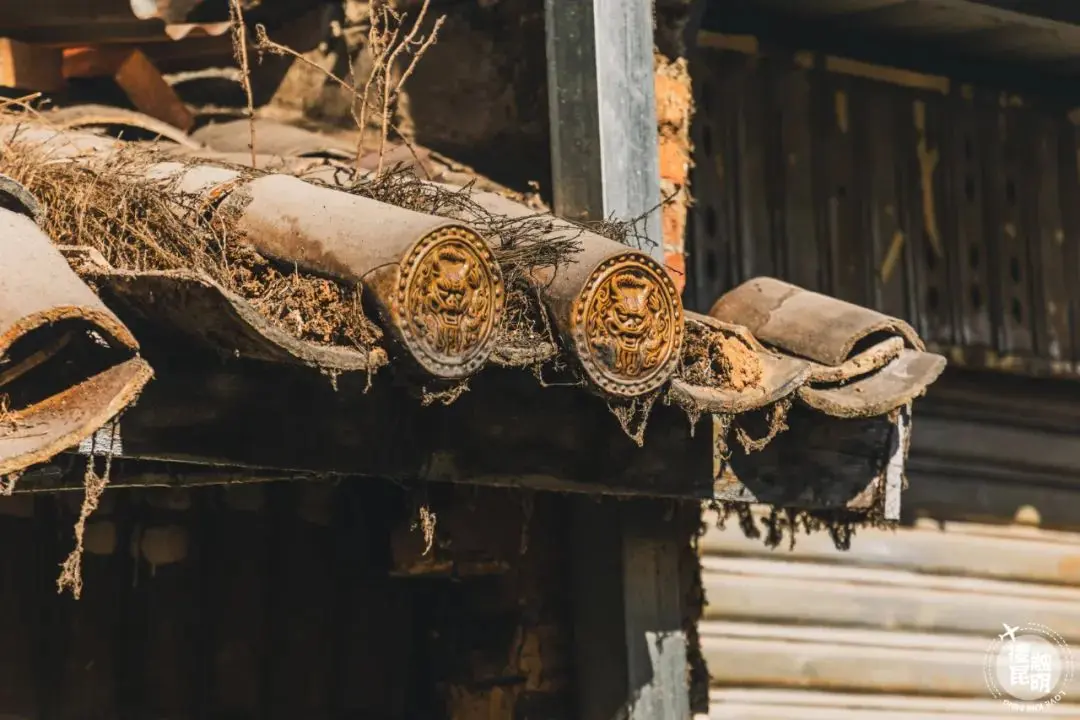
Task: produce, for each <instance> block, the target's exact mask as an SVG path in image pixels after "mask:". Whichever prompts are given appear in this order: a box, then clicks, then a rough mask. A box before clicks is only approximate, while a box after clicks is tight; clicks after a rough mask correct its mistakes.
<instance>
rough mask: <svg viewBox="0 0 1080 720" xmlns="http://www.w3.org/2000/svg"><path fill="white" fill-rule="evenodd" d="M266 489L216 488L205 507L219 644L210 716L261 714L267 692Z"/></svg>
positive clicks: (214, 635) (211, 623)
mask: <svg viewBox="0 0 1080 720" xmlns="http://www.w3.org/2000/svg"><path fill="white" fill-rule="evenodd" d="M266 495H267V493H266V488H265V487H263V486H262V485H254V484H250V485H233V486H227V487H225V488H222V489H221V490H219V491H214V492H213V497H214V500H215V501H216V502H214V503H213V504H212V505H209V504H208V506H204V507H206V510H204V512H206V513H207V514H208V517H207V518H206V519H205V523H206V525H207V526H208V528H207V542H209V543H210V544H211V545H212V547H213V548H214V551H213V552H211V553H210V554H209V556H208V558H207V565H206V573H207V582H208V583H209V584H210V585H211V586H212V587H213V588H214V589H215V591H216V592H215V603H214V608H213V611H212V612H211V613H210V616H209V617H208V618H207V625H208V627H207V632H208V634H209V636H210V638H211V646H212V647H213V648H214V651H213V660H212V663H211V667H210V668H209V669H210V688H209V692H208V699H207V707H208V708H209V710H210V714H211V715H218V716H223V717H228V716H235V717H257V716H258V715H259V714H260V710H261V701H262V694H263V687H262V672H261V666H262V660H263V658H264V657H266V655H267V654H268V651H269V650H268V648H267V646H266V637H265V635H264V630H265V628H266V627H267V622H266V605H267V602H266V598H267V597H269V595H270V592H271V588H270V587H269V585H268V583H267V575H268V566H269V565H270V564H271V563H278V562H280V558H278V557H271V554H270V548H271V542H270V530H271V527H270V522H269V513H268V512H267V507H266V506H267V499H266Z"/></svg>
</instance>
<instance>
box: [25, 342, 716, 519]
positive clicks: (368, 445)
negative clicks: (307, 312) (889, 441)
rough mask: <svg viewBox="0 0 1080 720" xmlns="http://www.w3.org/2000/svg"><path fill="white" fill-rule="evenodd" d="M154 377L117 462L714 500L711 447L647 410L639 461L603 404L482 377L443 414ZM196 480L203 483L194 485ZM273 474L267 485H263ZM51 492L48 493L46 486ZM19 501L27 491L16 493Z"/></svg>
mask: <svg viewBox="0 0 1080 720" xmlns="http://www.w3.org/2000/svg"><path fill="white" fill-rule="evenodd" d="M189 359H190V360H191V362H189V363H188V364H187V366H186V367H185V368H178V367H168V365H167V363H166V362H156V361H155V362H154V366H155V369H156V370H157V376H156V379H155V381H154V382H153V383H152V384H151V385H150V386H148V387H147V389H146V390H145V391H144V393H143V394H142V396H141V397H140V399H139V402H138V404H136V405H135V406H134V407H132V408H131V409H129V410H128V411H126V412H125V414H124V416H123V418H122V419H121V421H120V429H119V440H120V447H119V455H120V457H121V458H125V459H131V460H141V461H168V462H173V463H176V462H181V463H184V462H186V463H194V464H196V465H210V466H216V467H217V468H219V471H220V472H221V474H222V476H223V478H224V477H228V476H231V475H234V474H235V473H233V470H232V469H233V468H247V469H254V468H260V469H264V470H274V471H286V472H294V473H301V474H305V473H306V474H312V473H314V474H329V475H351V476H370V477H382V478H391V479H400V480H408V481H417V480H426V481H439V482H462V483H472V484H487V485H497V486H507V487H531V488H535V489H546V490H559V491H573V492H585V493H594V494H619V495H646V496H666V497H692V498H697V499H706V498H708V497H709V496H710V494H711V492H712V442H711V439H710V438H709V437H708V433H704V432H702V433H697V434H696V436H695V437H691V432H690V430H691V428H690V424H689V422H688V421H687V419H686V416H685V414H683V413H682V411H680V410H677V409H675V408H672V407H667V406H660V405H659V404H658V406H657V407H656V408H654V410H653V414H652V416H651V418H650V422H649V427H648V433H647V442H646V443H645V447H643V448H639V447H637V446H636V445H635V444H634V443H633V441H632V440H630V438H629V437H627V436H626V434H625V433H624V432H623V431H622V429H621V428H620V427H619V424H618V422H617V420H616V418H615V417H614V416H613V415H612V413H611V411H610V410H609V409H608V407H607V403H606V402H605V401H604V400H602V399H601V398H598V397H594V396H592V395H589V394H588V393H586V392H584V391H582V390H581V389H580V388H577V387H549V388H542V387H540V386H539V385H538V384H537V383H536V380H535V378H533V377H532V376H531V375H530V374H528V373H525V372H520V371H503V370H489V371H486V372H485V373H483V374H482V375H481V376H479V377H476V378H474V379H473V380H472V381H470V388H471V389H470V392H467V393H465V394H464V395H463V396H462V397H461V398H460V399H458V400H457V401H456V402H454V403H453V404H451V405H450V406H442V405H439V404H435V405H433V406H428V407H423V406H422V405H421V403H420V400H419V398H417V397H414V396H410V395H409V394H407V393H406V392H405V391H404V390H403V389H401V388H400V387H395V385H394V384H393V383H392V382H391V381H390V379H389V378H384V377H381V376H380V377H377V378H376V379H375V382H374V385H373V387H372V388H371V389H370V390H368V389H367V388H366V385H367V376H366V375H364V374H360V373H351V374H348V375H344V376H342V377H340V378H338V380H337V388H336V389H335V387H334V385H333V384H332V383H331V381H330V379H329V378H327V377H325V376H323V375H320V374H319V373H318V372H317V371H315V370H297V369H296V368H289V367H284V366H275V365H272V364H268V363H257V362H240V361H238V362H234V363H228V364H227V365H226V366H225V367H224V368H222V367H221V366H220V365H217V366H215V365H206V364H203V363H201V362H199V361H197V360H196V359H195V358H189ZM204 474H205V473H204ZM279 474H280V473H278V472H275V473H272V474H271V476H276V475H279ZM52 482H53V483H54V485H55V483H56V482H57V481H56V480H53V481H52ZM27 489H29V488H27Z"/></svg>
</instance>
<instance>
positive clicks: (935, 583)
mask: <svg viewBox="0 0 1080 720" xmlns="http://www.w3.org/2000/svg"><path fill="white" fill-rule="evenodd" d="M858 541H859V538H858V537H857V538H856V541H855V544H858ZM902 542H903V537H898V538H896V543H902ZM702 562H703V565H704V568H703V582H704V585H705V592H706V594H707V596H708V598H709V604H708V609H707V611H706V617H707V618H708V619H710V620H719V619H729V620H738V621H740V622H762V623H770V624H785V623H787V624H804V625H818V626H842V627H863V628H881V629H885V630H891V631H897V632H916V633H943V634H954V635H976V636H979V637H983V638H993V637H994V635H995V634H997V633H998V632H999V631H1000V628H1001V622H1002V618H1008V617H1011V616H1013V615H1014V614H1015V613H1016V612H1017V607H1018V602H1019V600H1018V599H1019V598H1023V601H1022V602H1023V614H1024V616H1025V617H1028V616H1030V617H1037V618H1039V622H1040V623H1043V624H1045V625H1047V626H1048V627H1052V628H1053V629H1054V631H1055V632H1057V633H1060V634H1061V635H1062V637H1064V638H1066V640H1067V641H1069V642H1074V641H1076V640H1080V587H1051V586H1040V585H1031V584H1029V583H1023V582H1016V581H1001V580H986V579H979V578H966V577H957V576H941V577H935V576H926V575H923V574H920V573H918V572H916V571H913V570H890V569H874V570H868V569H867V568H866V567H858V566H855V567H851V566H837V565H822V564H817V563H805V562H793V561H791V560H787V559H786V558H784V557H782V556H781V557H777V558H775V559H772V560H767V559H758V558H742V557H731V556H707V557H705V558H704V559H703V561H702ZM794 597H798V598H799V602H798V603H793V602H792V601H791V599H792V598H794Z"/></svg>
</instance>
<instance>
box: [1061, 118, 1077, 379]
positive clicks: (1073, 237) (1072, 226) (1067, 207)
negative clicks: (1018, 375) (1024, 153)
mask: <svg viewBox="0 0 1080 720" xmlns="http://www.w3.org/2000/svg"><path fill="white" fill-rule="evenodd" d="M1077 133H1078V129H1077V127H1076V124H1075V123H1074V122H1073V120H1072V118H1071V117H1070V118H1069V121H1068V122H1067V123H1064V127H1063V128H1062V129H1061V135H1060V142H1059V143H1058V185H1059V187H1060V193H1061V198H1060V199H1061V219H1062V227H1063V229H1064V232H1065V284H1066V287H1067V288H1068V292H1069V307H1068V313H1069V318H1070V324H1071V326H1072V335H1071V338H1070V339H1071V340H1072V347H1073V356H1072V358H1071V359H1072V361H1073V362H1074V363H1075V362H1076V361H1077V360H1078V359H1080V323H1078V322H1076V319H1077V318H1080V203H1076V202H1072V198H1076V197H1080V143H1078V142H1077Z"/></svg>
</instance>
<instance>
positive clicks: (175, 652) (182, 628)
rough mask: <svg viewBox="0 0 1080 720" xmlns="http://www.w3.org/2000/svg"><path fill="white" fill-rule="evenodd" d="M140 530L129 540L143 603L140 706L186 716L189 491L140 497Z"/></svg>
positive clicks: (192, 579) (191, 600) (193, 684)
mask: <svg viewBox="0 0 1080 720" xmlns="http://www.w3.org/2000/svg"><path fill="white" fill-rule="evenodd" d="M140 498H141V500H142V507H141V508H140V519H141V523H140V527H139V530H138V532H137V533H136V536H135V538H134V540H133V543H134V544H133V547H134V550H135V552H136V553H137V555H138V562H139V565H138V569H137V572H138V576H137V578H136V579H135V581H134V582H135V583H136V584H137V585H138V587H139V592H140V594H141V596H142V601H143V602H144V604H145V612H146V623H145V625H144V626H143V627H142V628H141V632H143V633H145V640H144V643H145V644H144V654H143V655H142V656H141V658H140V661H141V662H142V670H143V673H142V680H143V701H144V703H145V706H144V707H145V708H146V712H147V714H148V715H152V716H157V717H178V716H179V717H188V716H191V715H194V714H195V713H196V712H197V710H198V700H199V699H200V697H201V694H200V691H199V667H200V658H199V649H200V642H199V636H200V634H201V633H202V631H203V630H204V628H203V627H202V626H201V625H200V624H199V622H198V614H197V613H198V609H199V607H200V605H201V604H202V598H201V594H200V589H201V588H200V582H201V579H200V568H199V550H200V549H199V547H198V546H197V544H196V542H197V538H196V537H195V536H194V533H193V527H192V526H193V522H194V519H193V518H194V515H195V512H194V510H193V505H194V501H193V498H192V495H191V491H189V490H183V489H180V490H146V491H142V492H141V493H140Z"/></svg>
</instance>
